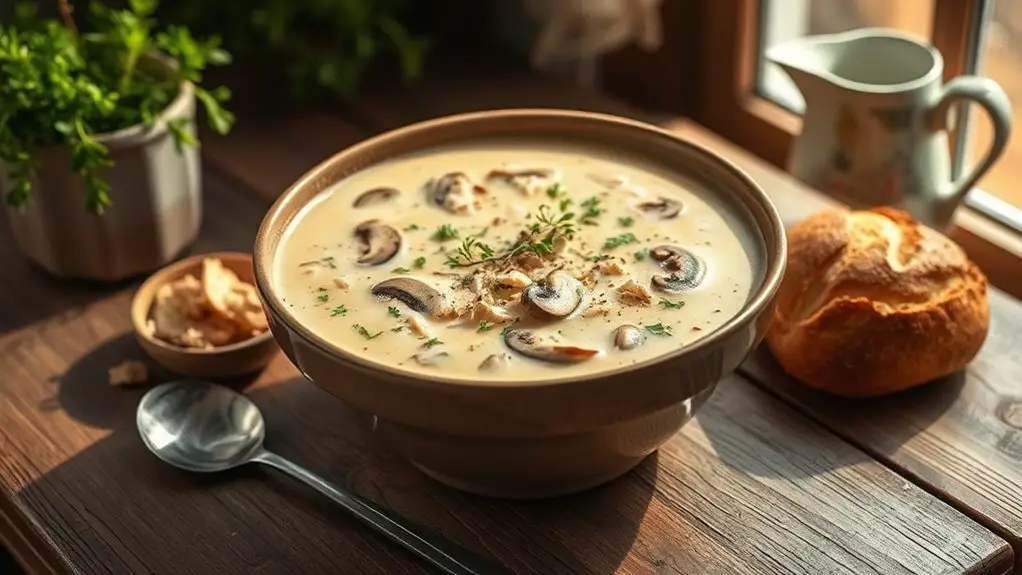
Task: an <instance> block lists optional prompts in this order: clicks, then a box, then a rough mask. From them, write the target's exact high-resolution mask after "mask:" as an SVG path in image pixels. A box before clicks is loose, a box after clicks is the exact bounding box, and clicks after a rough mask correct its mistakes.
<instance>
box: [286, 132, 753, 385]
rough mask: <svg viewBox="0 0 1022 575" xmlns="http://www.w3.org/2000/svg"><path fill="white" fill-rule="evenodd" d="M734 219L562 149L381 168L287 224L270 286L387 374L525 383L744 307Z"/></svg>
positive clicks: (687, 338)
mask: <svg viewBox="0 0 1022 575" xmlns="http://www.w3.org/2000/svg"><path fill="white" fill-rule="evenodd" d="M738 230H740V227H739V226H738V224H737V222H736V221H735V218H733V217H732V216H731V215H729V214H728V212H727V211H726V210H724V209H722V208H721V207H720V206H716V205H714V204H713V203H711V201H710V200H709V199H708V197H706V196H705V195H704V194H702V193H700V192H699V191H698V190H695V189H691V186H690V184H687V183H685V182H683V181H681V180H679V179H678V178H677V177H675V176H673V175H672V174H670V172H668V171H667V170H665V169H663V168H661V167H658V166H655V165H653V164H652V163H649V162H644V161H642V160H641V159H638V158H628V157H620V156H618V155H616V154H613V153H610V152H607V151H603V150H601V149H598V148H592V149H591V148H587V147H580V146H578V145H573V144H568V143H563V142H547V141H538V142H521V143H515V142H503V141H494V142H482V143H475V144H473V145H471V146H468V145H466V146H461V147H448V148H440V149H437V150H433V151H429V152H425V153H419V154H415V155H409V156H405V157H401V158H396V159H392V160H388V161H386V162H383V163H381V164H378V165H376V166H373V167H371V168H368V169H366V170H364V171H361V172H358V173H356V174H354V175H352V176H351V177H349V178H346V179H345V180H343V181H341V182H339V183H337V184H336V185H335V186H333V187H332V188H330V189H328V190H326V191H325V192H323V193H321V194H320V195H319V196H318V197H317V198H316V199H315V201H313V202H311V203H310V204H309V205H308V206H306V207H305V208H304V209H303V210H302V212H301V213H300V214H298V215H297V216H296V217H295V219H294V220H293V221H292V222H291V224H290V225H289V227H288V229H287V230H286V233H285V234H284V237H283V238H282V240H281V242H280V244H279V246H278V251H277V255H276V261H275V269H274V281H275V286H276V288H277V290H278V291H279V293H280V294H282V297H283V299H284V301H285V305H287V306H288V307H289V309H290V311H291V313H292V314H293V315H294V316H295V317H296V318H297V320H298V321H299V322H301V323H302V324H304V325H305V326H307V327H308V328H309V329H311V330H312V331H314V332H315V333H317V334H319V335H320V336H322V337H323V338H324V339H326V340H327V341H329V342H330V343H332V344H334V345H336V346H338V347H340V348H342V349H345V350H347V351H349V352H351V353H353V354H355V355H358V356H361V357H363V358H365V359H368V360H371V361H374V362H378V363H380V364H384V365H388V366H394V367H396V368H398V369H402V370H407V371H412V372H420V373H433V374H440V375H442V376H444V377H448V378H458V379H464V380H474V381H480V382H485V381H494V380H522V381H535V380H543V379H551V378H560V377H564V376H577V375H582V374H585V373H592V372H599V371H606V370H611V369H615V368H618V367H621V366H626V365H630V364H633V363H637V362H642V361H645V360H649V359H651V358H653V357H655V356H660V355H663V354H666V353H669V352H671V351H673V350H676V349H678V348H680V347H683V346H685V345H689V344H691V343H692V342H694V341H695V340H697V339H699V338H701V337H704V336H705V335H707V334H709V333H711V332H712V331H713V330H714V329H716V328H717V327H719V326H720V325H721V324H723V323H724V322H725V321H727V320H728V319H729V318H731V317H733V316H734V314H736V313H737V312H738V311H739V310H740V309H741V307H742V306H743V305H744V303H745V302H746V300H747V298H748V297H749V294H750V290H751V284H752V282H753V275H754V272H753V269H754V268H753V265H752V262H751V258H750V253H752V252H751V250H749V243H748V240H747V239H746V238H745V237H744V236H743V235H742V234H741V232H739V231H738Z"/></svg>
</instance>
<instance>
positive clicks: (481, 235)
mask: <svg viewBox="0 0 1022 575" xmlns="http://www.w3.org/2000/svg"><path fill="white" fill-rule="evenodd" d="M488 233H490V226H485V227H484V228H483V229H481V230H479V231H478V232H476V233H474V234H472V237H473V238H485V237H486V234H488Z"/></svg>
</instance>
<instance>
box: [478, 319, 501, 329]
mask: <svg viewBox="0 0 1022 575" xmlns="http://www.w3.org/2000/svg"><path fill="white" fill-rule="evenodd" d="M495 325H496V324H495V323H493V322H492V321H490V320H488V319H484V320H483V321H481V322H479V327H478V328H476V331H490V330H491V329H493V326H495Z"/></svg>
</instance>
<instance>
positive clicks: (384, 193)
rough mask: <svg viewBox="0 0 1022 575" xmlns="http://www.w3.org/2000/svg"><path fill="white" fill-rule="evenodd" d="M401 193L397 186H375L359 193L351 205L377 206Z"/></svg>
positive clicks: (359, 206)
mask: <svg viewBox="0 0 1022 575" xmlns="http://www.w3.org/2000/svg"><path fill="white" fill-rule="evenodd" d="M400 195H401V191H400V190H398V189H397V188H373V189H371V190H366V191H364V192H362V193H361V194H359V195H358V197H357V198H355V201H354V202H352V203H351V205H352V206H353V207H356V208H365V207H367V206H375V205H378V204H382V203H384V202H386V201H389V200H392V199H394V198H396V197H398V196H400Z"/></svg>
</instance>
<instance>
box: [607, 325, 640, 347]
mask: <svg viewBox="0 0 1022 575" xmlns="http://www.w3.org/2000/svg"><path fill="white" fill-rule="evenodd" d="M644 343H646V334H644V333H642V330H641V329H639V328H637V327H635V326H634V325H629V324H625V325H622V326H620V327H618V328H617V329H615V330H614V346H615V347H617V348H618V349H626V350H627V349H635V348H637V347H639V346H640V345H642V344H644Z"/></svg>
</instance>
